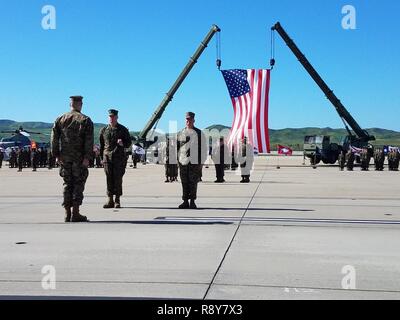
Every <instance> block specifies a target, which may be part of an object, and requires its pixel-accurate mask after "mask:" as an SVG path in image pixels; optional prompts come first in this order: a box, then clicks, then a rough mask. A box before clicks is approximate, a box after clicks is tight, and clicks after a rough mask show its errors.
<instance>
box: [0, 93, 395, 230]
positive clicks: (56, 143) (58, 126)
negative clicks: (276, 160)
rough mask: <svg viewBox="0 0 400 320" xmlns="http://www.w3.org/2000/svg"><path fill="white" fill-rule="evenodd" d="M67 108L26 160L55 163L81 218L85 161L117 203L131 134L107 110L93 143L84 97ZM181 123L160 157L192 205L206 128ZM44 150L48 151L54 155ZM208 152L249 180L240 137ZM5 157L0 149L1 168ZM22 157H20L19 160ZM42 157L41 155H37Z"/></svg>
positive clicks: (249, 162) (19, 162)
mask: <svg viewBox="0 0 400 320" xmlns="http://www.w3.org/2000/svg"><path fill="white" fill-rule="evenodd" d="M70 99H71V101H70V111H69V112H67V113H65V114H63V115H62V116H60V117H58V118H57V119H56V121H55V122H54V125H53V129H52V134H51V148H50V150H49V152H47V151H42V150H40V152H38V150H36V149H32V150H31V151H30V166H32V168H33V170H34V171H35V170H36V168H37V166H46V163H49V168H50V166H54V165H55V164H56V163H57V164H58V165H59V167H60V176H61V177H62V178H63V187H64V188H63V203H62V206H63V207H64V209H65V220H64V221H65V222H86V221H89V220H88V218H87V217H86V216H84V215H81V214H80V206H81V205H82V202H83V198H84V195H83V192H84V190H85V184H86V181H87V178H88V176H89V170H88V167H89V166H90V165H91V166H94V165H96V166H99V167H100V166H101V167H104V172H105V175H106V183H107V201H106V203H105V204H104V206H103V208H105V209H108V208H121V196H122V194H123V192H122V182H123V176H124V174H125V169H126V165H127V159H128V155H127V153H126V150H127V149H128V148H130V147H131V145H132V139H131V136H130V134H129V130H128V129H127V128H126V127H125V126H123V125H122V124H120V123H119V122H118V110H115V109H110V110H108V116H109V124H108V125H107V126H106V127H104V128H102V129H101V131H100V136H99V140H100V150H96V149H94V126H93V122H92V120H91V119H90V117H88V116H86V115H84V114H83V113H82V112H81V111H82V107H83V97H82V96H71V97H70ZM185 121H186V126H185V128H184V129H182V130H181V131H180V132H178V134H177V136H176V140H174V139H170V138H167V141H166V143H165V146H164V148H163V150H162V161H163V163H164V164H165V176H166V181H165V182H173V181H177V177H178V167H179V175H180V180H181V184H182V200H183V202H182V204H180V205H179V207H178V208H179V209H197V205H196V202H195V201H196V199H197V187H198V183H199V182H200V181H201V177H202V170H203V165H204V164H205V162H206V159H207V156H208V152H207V143H206V139H207V138H206V136H205V134H204V133H203V132H202V131H201V130H200V129H198V128H196V127H195V125H194V123H195V114H194V113H193V112H187V113H186V117H185ZM43 152H46V155H48V154H50V155H51V157H52V158H53V159H51V158H50V157H48V156H46V159H47V162H45V161H44V156H43ZM210 154H211V158H212V160H213V162H214V164H215V171H216V177H217V180H216V181H215V183H223V182H225V180H224V174H225V173H224V171H225V169H226V168H227V167H228V168H229V166H230V167H231V168H232V170H236V168H238V167H239V166H240V170H241V177H242V180H241V181H240V182H241V183H249V182H250V172H251V170H252V167H253V162H254V150H253V147H252V145H251V144H250V143H249V142H248V141H247V138H246V137H245V138H244V139H242V141H241V143H240V144H239V145H233V146H232V150H231V149H230V148H228V147H227V146H226V145H225V140H224V137H220V139H219V141H218V143H217V144H216V145H215V146H214V147H213V148H211V150H210ZM359 156H360V161H361V169H362V170H363V171H366V170H369V166H370V161H371V158H372V157H373V158H374V163H375V169H376V170H378V171H381V170H383V168H384V162H385V152H384V150H382V149H376V150H375V151H374V153H373V154H372V149H369V148H364V149H362V150H361V152H360V154H359ZM3 158H4V154H3V151H2V150H0V168H1V166H2V161H3ZM23 159H24V160H23ZM40 159H42V160H40ZM355 159H356V157H355V154H354V152H352V150H349V151H347V152H345V151H342V152H341V153H340V155H339V168H340V170H344V168H345V167H347V170H350V171H351V170H353V168H354V162H355ZM24 161H26V159H25V156H24V153H23V150H22V149H21V150H18V152H16V151H15V150H13V151H12V152H11V154H10V160H9V162H10V167H17V166H18V168H19V170H22V167H24V166H27V164H26V163H24ZM399 162H400V152H399V150H398V149H393V150H390V152H389V153H388V163H389V170H398V169H399Z"/></svg>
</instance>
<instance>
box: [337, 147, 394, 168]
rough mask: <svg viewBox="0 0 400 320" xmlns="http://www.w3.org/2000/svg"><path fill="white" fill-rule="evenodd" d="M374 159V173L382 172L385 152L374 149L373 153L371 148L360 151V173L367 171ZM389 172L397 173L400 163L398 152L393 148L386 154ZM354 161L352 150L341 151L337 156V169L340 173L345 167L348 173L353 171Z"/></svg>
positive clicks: (354, 156)
mask: <svg viewBox="0 0 400 320" xmlns="http://www.w3.org/2000/svg"><path fill="white" fill-rule="evenodd" d="M372 158H373V159H374V166H375V170H376V171H383V170H384V164H385V159H386V152H385V150H384V149H382V148H376V149H375V150H374V151H373V150H372V148H371V147H369V148H363V149H361V151H360V153H359V159H360V166H361V170H362V171H368V170H369V167H370V163H371V159H372ZM387 158H388V168H389V171H398V170H399V162H400V150H399V149H396V148H393V149H391V150H390V151H389V152H388V153H387ZM355 161H356V154H355V153H354V151H352V150H350V149H349V150H348V151H347V152H345V151H341V153H340V154H339V169H340V170H341V171H343V170H344V168H345V167H347V170H348V171H353V170H354V163H355Z"/></svg>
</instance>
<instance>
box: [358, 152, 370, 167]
mask: <svg viewBox="0 0 400 320" xmlns="http://www.w3.org/2000/svg"><path fill="white" fill-rule="evenodd" d="M360 158H361V170H362V171H368V170H369V164H370V162H371V156H370V153H369V151H368V149H367V148H363V149H362V151H361V154H360Z"/></svg>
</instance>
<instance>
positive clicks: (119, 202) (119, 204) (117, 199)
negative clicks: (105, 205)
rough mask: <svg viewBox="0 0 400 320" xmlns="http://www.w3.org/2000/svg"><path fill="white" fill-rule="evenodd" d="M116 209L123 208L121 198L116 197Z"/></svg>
mask: <svg viewBox="0 0 400 320" xmlns="http://www.w3.org/2000/svg"><path fill="white" fill-rule="evenodd" d="M115 208H117V209H120V208H121V199H120V198H119V196H115Z"/></svg>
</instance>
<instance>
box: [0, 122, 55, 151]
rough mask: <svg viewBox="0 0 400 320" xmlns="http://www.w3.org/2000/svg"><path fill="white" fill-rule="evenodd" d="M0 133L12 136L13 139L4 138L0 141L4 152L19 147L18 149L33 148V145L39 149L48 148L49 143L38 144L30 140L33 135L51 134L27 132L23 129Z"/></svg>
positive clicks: (0, 147)
mask: <svg viewBox="0 0 400 320" xmlns="http://www.w3.org/2000/svg"><path fill="white" fill-rule="evenodd" d="M0 133H9V134H12V136H11V137H8V138H2V139H1V140H0V149H3V150H7V149H8V150H9V149H10V148H15V147H18V148H25V147H31V146H32V144H35V145H36V146H38V147H39V148H40V147H47V146H48V144H47V143H36V142H34V141H33V140H31V139H30V138H29V137H30V136H31V134H35V135H46V136H48V135H49V134H46V133H42V132H33V131H27V130H24V128H23V127H19V128H18V129H17V130H2V131H0Z"/></svg>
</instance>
